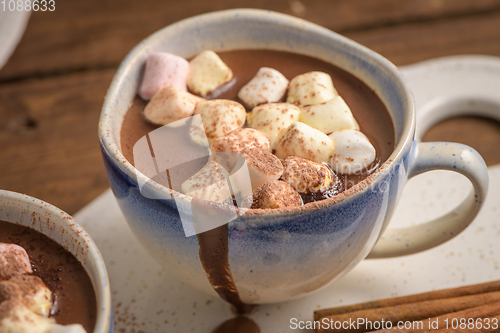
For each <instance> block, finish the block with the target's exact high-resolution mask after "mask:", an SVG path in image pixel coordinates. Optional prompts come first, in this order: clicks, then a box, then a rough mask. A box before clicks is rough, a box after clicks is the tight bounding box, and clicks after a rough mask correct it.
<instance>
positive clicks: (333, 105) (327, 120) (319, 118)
mask: <svg viewBox="0 0 500 333" xmlns="http://www.w3.org/2000/svg"><path fill="white" fill-rule="evenodd" d="M300 121H301V122H303V123H305V124H307V125H309V126H311V127H314V128H316V129H318V130H320V131H321V132H323V133H326V134H329V133H332V132H335V131H340V130H344V129H354V130H358V131H359V125H358V122H357V121H356V119H354V116H353V115H352V112H351V109H349V106H347V104H346V103H345V101H344V99H343V98H342V97H340V96H335V97H333V98H332V99H331V100H329V101H327V102H325V103H321V104H316V105H311V106H306V107H304V108H302V111H301V112H300Z"/></svg>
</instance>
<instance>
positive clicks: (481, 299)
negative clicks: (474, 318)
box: [317, 291, 500, 333]
mask: <svg viewBox="0 0 500 333" xmlns="http://www.w3.org/2000/svg"><path fill="white" fill-rule="evenodd" d="M495 302H496V303H495ZM492 303H494V304H498V307H499V312H497V313H490V312H488V313H487V314H485V316H492V315H496V314H500V291H496V292H491V293H484V294H478V295H468V296H461V297H453V298H445V299H436V300H432V301H423V302H414V303H408V304H401V305H396V306H388V307H383V308H376V309H365V310H358V311H354V312H349V313H343V314H340V315H334V316H327V317H323V318H322V319H321V320H325V319H324V318H326V320H328V322H330V323H334V322H341V323H344V322H349V323H350V322H353V321H355V322H357V323H359V322H358V318H360V319H363V320H364V322H365V323H375V322H377V323H380V322H382V320H383V321H384V322H391V323H392V324H393V325H392V326H396V325H397V323H398V322H400V321H401V322H408V321H409V322H412V321H423V322H425V323H424V326H423V327H424V328H425V327H429V324H428V322H427V320H428V319H429V318H431V317H432V318H434V317H437V316H440V315H446V314H450V313H457V314H459V313H460V312H459V311H462V310H465V309H473V308H477V307H480V306H482V305H484V304H492ZM494 311H496V310H494ZM438 318H441V317H438ZM443 318H444V317H443ZM434 319H436V318H434ZM425 325H427V326H425ZM329 326H330V327H327V328H325V327H324V326H323V327H322V328H320V329H318V330H317V332H318V333H328V332H340V331H341V332H352V333H354V332H361V333H362V332H366V331H369V330H370V327H373V324H367V325H358V324H356V325H352V326H350V327H342V329H341V330H339V329H335V327H332V325H329ZM375 327H376V328H379V327H377V326H376V325H375ZM436 329H437V328H436ZM388 331H391V332H394V331H393V330H388ZM405 332H407V331H405Z"/></svg>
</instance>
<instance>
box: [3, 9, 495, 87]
mask: <svg viewBox="0 0 500 333" xmlns="http://www.w3.org/2000/svg"><path fill="white" fill-rule="evenodd" d="M249 6H250V7H253V8H263V9H269V10H274V11H278V12H283V13H286V14H292V15H296V16H301V17H303V18H305V19H307V20H310V21H312V22H315V23H317V24H320V25H322V26H325V27H328V28H330V29H332V30H335V31H339V32H345V31H350V30H359V29H368V28H370V27H374V26H380V25H393V24H397V23H401V22H407V21H419V20H429V19H434V18H439V17H444V16H450V15H465V14H467V15H469V14H473V13H483V12H485V11H488V10H498V9H500V0H475V1H470V0H419V1H401V0H377V1H371V0H337V1H335V2H333V1H331V0H310V1H302V2H301V1H300V0H275V1H267V0H255V1H253V2H251V3H250V2H248V1H247V0H236V1H229V0H224V1H216V2H208V1H202V0H184V1H177V2H172V1H168V2H165V1H160V0H143V1H135V0H122V1H120V2H119V3H117V2H116V1H111V0H105V1H103V0H87V1H76V0H74V1H64V2H62V1H61V2H59V1H58V2H57V4H56V10H55V11H54V12H34V13H33V15H32V17H31V20H30V23H29V25H28V28H27V31H26V33H25V36H24V37H23V39H22V42H21V43H20V45H19V47H18V49H17V50H16V51H15V53H14V55H13V57H12V58H11V60H10V61H9V62H8V64H7V65H6V67H5V68H3V69H2V70H1V71H0V80H8V79H14V78H18V77H27V76H30V75H34V74H36V75H47V74H49V73H54V72H66V71H73V70H78V69H86V68H107V67H114V66H117V64H118V63H119V62H120V61H121V60H122V59H123V57H124V56H125V55H126V53H127V52H128V51H129V50H130V49H131V48H132V47H133V46H134V45H135V44H137V43H138V42H139V41H140V40H142V39H143V38H145V37H146V36H148V35H149V34H151V33H153V32H154V31H156V30H158V29H160V28H162V27H164V26H166V25H168V24H171V23H173V22H175V21H178V20H180V19H183V18H186V17H190V16H193V15H197V14H201V13H204V12H209V11H214V10H222V9H228V8H238V7H249Z"/></svg>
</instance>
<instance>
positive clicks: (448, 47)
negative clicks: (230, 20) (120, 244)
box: [0, 0, 500, 214]
mask: <svg viewBox="0 0 500 333" xmlns="http://www.w3.org/2000/svg"><path fill="white" fill-rule="evenodd" d="M55 1H56V10H55V11H54V12H34V13H33V14H32V16H31V18H30V21H29V24H28V27H27V30H26V32H25V35H24V37H23V39H22V41H21V43H20V44H19V46H18V48H17V49H16V51H15V53H14V54H13V56H12V57H11V59H10V60H9V62H8V63H7V64H6V66H5V67H4V68H3V69H1V70H0V101H1V102H0V147H1V152H2V158H1V160H0V188H2V189H8V190H12V191H17V192H24V193H27V194H29V195H32V196H35V197H38V198H41V199H43V200H46V201H48V202H50V203H52V204H54V205H56V206H58V207H60V208H62V209H64V210H66V211H67V212H69V213H70V214H72V213H75V212H76V211H78V210H79V209H80V208H82V207H83V206H85V205H86V204H87V203H89V202H90V201H91V200H92V199H94V198H95V197H96V196H97V195H99V194H100V193H101V192H103V191H104V190H105V189H106V188H107V187H108V181H107V179H106V175H105V172H104V168H103V164H102V160H101V153H100V149H99V144H98V139H97V122H98V117H99V113H100V111H101V106H102V102H103V98H104V95H105V93H106V90H107V87H108V85H109V84H110V82H111V79H112V77H113V75H114V73H115V71H116V68H117V66H118V64H119V63H120V62H121V60H122V59H123V58H124V56H125V55H126V54H127V52H128V51H129V50H130V49H131V48H132V47H133V46H134V45H135V44H136V43H138V42H139V41H140V40H142V39H143V38H144V37H146V36H148V35H149V34H151V33H153V32H154V31H156V30H158V29H160V28H162V27H164V26H166V25H168V24H171V23H173V22H175V21H178V20H180V19H183V18H187V17H189V16H192V15H196V14H201V13H205V12H209V11H214V10H221V9H228V8H238V7H253V8H264V9H269V10H274V11H278V12H283V13H287V14H291V15H295V16H299V17H302V18H304V19H306V20H309V21H312V22H315V23H317V24H320V25H322V26H325V27H327V28H330V29H332V30H334V31H337V32H339V33H341V34H343V35H345V36H347V37H349V38H352V39H354V40H355V41H357V42H359V43H361V44H363V45H365V46H367V47H369V48H371V49H373V50H375V51H377V52H379V53H381V54H382V55H384V56H385V57H387V58H388V59H389V60H391V61H392V62H394V63H395V64H396V65H398V66H399V65H406V64H411V63H414V62H417V61H421V60H426V59H430V58H434V57H439V56H446V55H454V54H488V55H495V56H500V0H414V1H411V0H377V1H371V0H335V1H334V0H330V1H328V0H310V1H306V0H302V1H299V0H274V1H264V0H254V1H245V0H234V1H229V0H219V1H212V2H210V1H202V0H183V1H160V0H141V1H136V0H121V1H111V0H86V1H81V0H80V1H78V0H64V1H61V0H55ZM499 93H500V89H499ZM428 138H429V139H439V138H441V139H446V140H457V141H461V142H464V143H468V144H470V145H473V146H475V147H476V148H477V149H478V150H480V152H481V153H482V154H483V155H484V156H485V158H486V160H487V162H488V163H489V164H496V163H499V162H500V150H499V149H500V125H499V124H498V123H497V122H494V121H490V120H481V119H465V120H464V119H461V120H456V121H451V122H447V123H446V124H445V125H443V126H441V127H439V128H437V129H434V130H432V131H431V132H430V133H429V135H428Z"/></svg>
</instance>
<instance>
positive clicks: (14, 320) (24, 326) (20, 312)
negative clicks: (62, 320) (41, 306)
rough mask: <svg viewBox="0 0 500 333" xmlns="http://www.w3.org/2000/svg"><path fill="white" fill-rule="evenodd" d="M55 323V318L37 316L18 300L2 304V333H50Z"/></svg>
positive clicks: (0, 332) (0, 306) (0, 320)
mask: <svg viewBox="0 0 500 333" xmlns="http://www.w3.org/2000/svg"><path fill="white" fill-rule="evenodd" d="M53 323H55V320H54V319H53V318H47V317H43V316H40V315H37V314H36V313H34V312H32V311H31V310H30V309H28V308H27V307H26V305H24V304H23V303H22V302H20V301H19V300H17V299H9V300H7V301H4V302H2V303H1V304H0V333H13V332H15V333H34V332H36V333H48V332H50V327H51V325H52V324H53Z"/></svg>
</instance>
